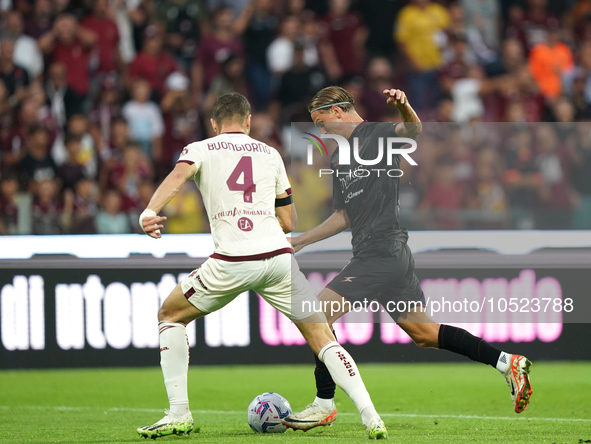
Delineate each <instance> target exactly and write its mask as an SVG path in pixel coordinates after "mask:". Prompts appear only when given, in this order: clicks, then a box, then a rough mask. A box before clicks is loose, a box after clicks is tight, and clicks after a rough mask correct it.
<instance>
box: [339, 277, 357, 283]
mask: <svg viewBox="0 0 591 444" xmlns="http://www.w3.org/2000/svg"><path fill="white" fill-rule="evenodd" d="M353 279H357V276H346V277H345V279H343V280H342V281H340V282H353Z"/></svg>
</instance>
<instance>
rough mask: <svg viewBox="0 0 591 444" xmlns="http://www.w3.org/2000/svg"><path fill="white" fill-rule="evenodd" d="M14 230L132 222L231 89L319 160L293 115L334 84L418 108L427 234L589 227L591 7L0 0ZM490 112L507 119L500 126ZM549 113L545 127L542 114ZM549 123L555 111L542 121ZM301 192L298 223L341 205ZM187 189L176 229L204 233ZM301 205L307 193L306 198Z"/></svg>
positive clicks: (417, 198)
mask: <svg viewBox="0 0 591 444" xmlns="http://www.w3.org/2000/svg"><path fill="white" fill-rule="evenodd" d="M0 8H1V11H0V13H1V28H0V185H1V186H0V234H28V233H32V234H59V233H75V234H81V233H129V232H137V230H138V229H139V227H138V224H137V216H138V214H139V213H140V212H141V211H142V210H143V209H144V208H145V206H146V203H147V200H149V198H150V196H151V194H152V193H153V191H154V189H155V186H156V185H157V184H158V183H159V182H160V181H161V180H162V179H163V178H164V177H165V176H166V174H167V173H168V172H169V171H170V170H171V168H172V167H173V165H174V163H175V161H176V159H177V158H178V156H179V153H180V151H181V150H182V148H183V147H184V146H185V145H187V144H188V143H190V142H192V141H195V140H198V139H201V138H204V137H210V136H211V135H212V130H211V128H210V125H209V113H210V110H211V108H212V105H213V102H214V101H215V99H216V98H217V97H218V96H220V95H222V94H224V93H226V92H230V91H238V92H240V93H242V94H245V95H246V96H247V97H248V98H249V99H250V101H251V103H252V104H253V108H254V109H253V118H252V131H251V135H252V137H254V138H256V139H259V140H262V141H264V142H267V143H269V144H270V145H272V146H274V147H276V148H277V149H279V150H280V152H281V153H282V155H283V156H284V159H285V161H286V163H287V164H288V168H289V170H290V175H291V177H292V181H294V182H300V183H301V182H303V181H306V180H308V179H309V177H310V174H309V172H307V170H308V169H307V168H306V166H305V165H304V162H303V161H302V159H299V158H298V155H297V154H296V153H292V152H291V150H290V122H306V121H309V113H308V112H307V104H308V102H309V100H310V98H311V97H312V95H313V94H314V93H315V92H317V91H318V90H319V89H321V88H322V87H324V86H327V85H330V84H339V85H341V86H343V87H345V88H346V89H348V90H349V91H350V92H351V93H353V95H354V96H355V97H356V108H357V110H358V112H359V114H360V115H361V116H363V117H364V118H366V119H368V120H370V121H379V120H398V119H399V116H398V113H397V111H396V110H395V109H393V108H391V107H388V106H387V105H386V104H385V100H384V97H383V96H382V94H381V91H382V90H383V89H384V88H391V87H397V88H400V89H402V90H404V91H406V92H407V94H408V96H409V98H410V101H411V104H412V105H413V106H414V107H415V109H416V110H417V111H418V114H419V116H420V117H421V119H422V120H423V121H424V122H427V123H426V125H425V131H424V133H423V135H421V138H420V139H419V150H418V151H417V154H418V163H419V167H417V168H414V169H413V168H406V169H404V171H405V175H404V177H403V179H402V181H401V184H402V187H401V204H402V210H401V217H402V219H403V221H404V222H406V223H407V225H408V226H410V227H411V228H413V229H472V228H499V229H500V228H561V229H568V228H591V123H590V122H591V1H590V0H578V1H577V0H562V1H553V2H548V1H547V0H523V1H516V0H459V1H453V2H451V1H441V2H439V1H437V2H436V1H432V0H411V1H402V0H362V1H361V0H360V1H357V2H355V1H350V0H314V1H311V0H309V1H305V0H4V1H2V2H0ZM487 122H495V123H490V124H489V123H487ZM534 122H536V123H534ZM537 122H542V123H537ZM302 190H305V193H306V197H305V199H302V201H304V200H305V201H306V206H307V208H306V210H305V217H303V218H301V224H300V226H299V227H298V230H305V229H308V228H311V227H312V226H314V225H316V224H318V223H319V222H321V221H322V220H323V219H324V217H325V216H326V215H327V212H330V210H331V205H330V200H331V196H330V190H329V191H328V192H324V191H318V189H317V187H315V186H313V185H312V186H305V185H304V186H302ZM200 202H201V201H200V198H199V194H198V190H197V189H196V187H195V185H194V184H193V183H187V184H186V186H185V188H184V189H183V191H182V193H181V194H180V195H179V196H177V197H176V198H175V199H174V201H173V202H172V203H171V204H170V205H168V207H167V208H166V210H165V211H166V215H167V216H168V218H169V219H168V222H167V232H170V233H184V232H207V231H208V225H207V218H206V217H205V216H204V212H203V208H202V204H201V203H200ZM297 202H298V200H297V196H296V203H297Z"/></svg>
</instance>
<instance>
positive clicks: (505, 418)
mask: <svg viewBox="0 0 591 444" xmlns="http://www.w3.org/2000/svg"><path fill="white" fill-rule="evenodd" d="M11 409H26V410H58V411H85V410H100V411H104V412H143V413H157V412H162V411H163V409H144V408H131V407H109V408H100V407H74V406H41V405H23V406H9V405H0V410H11ZM192 412H193V413H195V414H201V415H243V414H244V412H242V411H237V410H192ZM340 415H341V416H356V415H358V414H357V413H340ZM380 416H384V417H390V418H448V419H482V420H501V421H555V422H591V419H586V418H540V417H520V418H517V417H511V416H479V415H446V414H443V415H435V414H414V413H380Z"/></svg>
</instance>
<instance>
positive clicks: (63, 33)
mask: <svg viewBox="0 0 591 444" xmlns="http://www.w3.org/2000/svg"><path fill="white" fill-rule="evenodd" d="M96 42H97V35H96V34H95V33H94V32H93V31H91V30H89V29H86V28H84V27H82V26H80V25H78V21H77V20H76V18H75V17H74V16H73V15H69V14H62V15H60V16H58V17H57V18H56V20H55V23H54V25H53V28H52V29H51V31H49V32H48V33H46V34H45V35H43V36H42V37H41V38H40V39H39V48H41V51H43V52H44V53H45V54H47V55H49V56H51V58H52V61H53V62H61V63H63V64H64V65H65V66H66V68H67V73H68V79H67V81H68V85H70V86H71V87H72V89H74V90H75V91H76V92H77V93H78V94H80V96H82V97H85V96H86V94H88V89H89V84H90V70H89V61H90V55H91V52H92V50H93V48H94V46H95V44H96Z"/></svg>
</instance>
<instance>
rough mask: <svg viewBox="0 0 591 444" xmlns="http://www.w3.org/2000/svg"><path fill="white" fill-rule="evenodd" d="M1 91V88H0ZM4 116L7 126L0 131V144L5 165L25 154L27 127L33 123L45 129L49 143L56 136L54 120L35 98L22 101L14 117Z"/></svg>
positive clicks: (15, 161)
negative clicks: (0, 138)
mask: <svg viewBox="0 0 591 444" xmlns="http://www.w3.org/2000/svg"><path fill="white" fill-rule="evenodd" d="M0 92H1V88H0ZM5 117H6V124H7V125H8V126H7V127H4V128H3V131H2V137H3V140H2V146H3V149H4V156H5V160H4V162H6V166H14V165H15V164H16V163H17V162H19V161H20V159H21V158H22V157H23V156H24V154H25V146H26V143H27V139H28V137H29V134H30V132H29V129H30V128H31V127H32V126H34V125H35V124H39V125H41V127H42V128H44V129H45V130H46V131H47V135H48V137H49V142H48V143H49V144H52V143H53V140H54V139H55V136H56V130H57V128H56V122H55V121H54V120H53V117H52V116H51V115H48V114H47V113H44V112H43V111H42V108H41V107H40V105H39V101H38V100H37V99H35V98H32V97H31V98H29V99H26V100H25V101H23V103H22V104H21V107H20V110H19V112H18V114H17V115H16V116H14V118H9V116H7V115H6V116H5Z"/></svg>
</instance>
